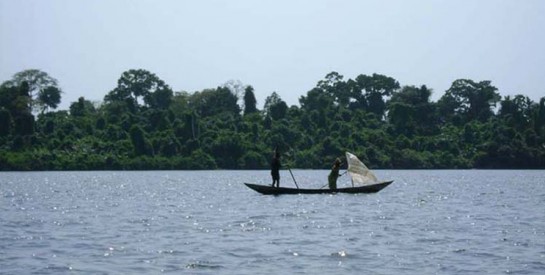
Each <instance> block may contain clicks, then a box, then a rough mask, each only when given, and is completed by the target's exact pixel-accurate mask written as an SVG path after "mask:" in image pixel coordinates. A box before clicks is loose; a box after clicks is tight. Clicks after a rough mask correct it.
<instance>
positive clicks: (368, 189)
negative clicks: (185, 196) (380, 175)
mask: <svg viewBox="0 0 545 275" xmlns="http://www.w3.org/2000/svg"><path fill="white" fill-rule="evenodd" d="M392 182H394V181H393V180H392V181H384V182H379V183H375V184H370V185H365V186H360V187H346V188H337V189H335V190H331V189H298V188H289V187H272V186H269V185H259V184H253V183H244V184H245V185H246V186H248V187H249V188H250V189H252V190H254V191H256V192H259V193H261V194H263V195H283V194H333V193H350V194H358V193H376V192H378V191H380V190H382V189H384V188H385V187H386V186H388V185H390V184H391V183H392Z"/></svg>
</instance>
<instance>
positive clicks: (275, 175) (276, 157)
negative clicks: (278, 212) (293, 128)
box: [271, 149, 282, 187]
mask: <svg viewBox="0 0 545 275" xmlns="http://www.w3.org/2000/svg"><path fill="white" fill-rule="evenodd" d="M281 166H282V165H281V164H280V153H278V150H277V149H274V154H273V158H272V161H271V176H272V180H273V182H272V186H273V187H274V185H275V183H276V187H280V167H281Z"/></svg>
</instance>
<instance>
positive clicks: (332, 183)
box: [327, 158, 341, 190]
mask: <svg viewBox="0 0 545 275" xmlns="http://www.w3.org/2000/svg"><path fill="white" fill-rule="evenodd" d="M340 169H341V160H340V159H339V158H337V159H336V160H335V162H334V163H333V167H331V173H329V176H328V177H327V180H328V182H329V189H331V190H335V189H337V178H338V177H340V175H339V170H340Z"/></svg>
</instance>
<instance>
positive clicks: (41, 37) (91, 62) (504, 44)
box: [0, 0, 545, 109]
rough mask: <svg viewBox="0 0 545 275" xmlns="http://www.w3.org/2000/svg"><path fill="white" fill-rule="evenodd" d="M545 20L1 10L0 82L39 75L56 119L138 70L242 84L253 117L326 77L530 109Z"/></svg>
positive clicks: (267, 11) (364, 4)
mask: <svg viewBox="0 0 545 275" xmlns="http://www.w3.org/2000/svg"><path fill="white" fill-rule="evenodd" d="M544 14H545V1H541V0H524V1H517V0H510V1H502V0H478V1H476V0H458V1H454V0H453V1H441V0H419V1H416V0H415V1H405V0H392V1H388V0H376V1H363V0H354V1H351V0H344V1H343V0H338V1H333V0H307V1H299V0H288V1H284V0H271V1H256V0H240V1H238V0H199V1H196V0H195V1H182V0H173V1H166V0H160V1H153V0H148V1H144V0H125V1H117V0H87V1H71V0H12V1H10V0H0V37H1V42H0V82H3V81H5V80H8V79H10V78H11V77H12V76H13V74H15V73H17V72H19V71H22V70H25V69H40V70H43V71H45V72H47V73H48V74H49V75H51V76H53V77H55V78H56V79H57V80H59V83H60V86H61V88H62V90H63V91H64V94H63V95H62V102H61V105H60V108H62V109H66V108H67V107H68V106H69V104H70V103H71V102H74V101H76V100H77V99H78V97H80V96H84V97H85V98H87V99H89V100H93V101H102V99H103V98H104V95H106V93H108V92H109V91H110V90H112V89H113V88H114V87H115V86H116V84H117V79H118V78H119V77H120V75H121V73H122V72H124V71H126V70H129V69H138V68H142V69H146V70H148V71H151V72H153V73H155V74H157V76H159V77H160V78H161V79H163V80H164V81H165V82H166V83H167V84H169V85H170V86H171V87H172V88H173V90H174V91H181V90H184V91H188V92H195V91H200V90H203V89H206V88H215V87H217V86H220V85H222V84H224V83H225V82H227V81H229V80H240V81H241V82H242V83H243V84H246V85H248V84H249V85H252V86H253V87H254V88H255V92H256V97H257V100H258V107H259V108H262V107H263V103H264V100H265V98H266V97H267V96H269V95H270V94H271V93H272V92H273V91H276V92H277V93H278V94H279V95H280V96H281V97H282V99H284V100H285V101H286V102H287V103H288V104H289V105H292V104H297V105H298V104H299V101H298V99H299V97H300V96H302V95H305V94H306V92H307V91H309V90H310V89H312V88H313V87H314V86H315V85H316V82H317V81H319V80H321V79H323V78H324V76H325V75H326V74H327V73H329V72H331V71H337V72H339V73H340V74H342V75H344V77H345V79H348V78H355V77H356V76H357V75H359V74H372V73H379V74H385V75H387V76H391V77H393V78H395V79H396V80H398V81H399V82H400V84H401V85H422V84H426V85H427V86H428V87H430V88H432V89H433V90H434V94H433V100H437V99H438V98H439V97H440V96H441V95H443V94H444V91H445V90H446V89H448V88H449V87H450V85H451V83H452V81H454V80H456V79H458V78H470V79H473V80H476V81H481V80H491V81H492V84H493V85H494V86H496V87H497V88H498V89H499V92H500V94H501V95H514V94H519V93H520V94H524V95H528V96H529V97H530V98H531V99H532V100H534V101H537V100H538V99H539V98H541V97H543V96H545V15H544Z"/></svg>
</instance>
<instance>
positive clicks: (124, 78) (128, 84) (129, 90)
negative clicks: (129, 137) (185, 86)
mask: <svg viewBox="0 0 545 275" xmlns="http://www.w3.org/2000/svg"><path fill="white" fill-rule="evenodd" d="M140 98H143V103H141V102H140V101H141V100H140ZM171 99H172V90H171V89H170V87H169V86H168V85H167V84H166V83H165V82H164V81H163V80H161V79H160V78H159V77H157V76H156V75H155V74H154V73H151V72H149V71H146V70H143V69H138V70H135V69H133V70H128V71H126V72H123V73H122V74H121V77H120V78H119V80H118V81H117V87H116V88H115V89H114V90H112V91H111V92H109V93H108V94H107V95H106V96H105V97H104V101H105V102H107V103H111V102H116V101H117V102H125V103H126V104H127V105H128V107H129V109H132V110H135V109H138V108H140V107H141V106H145V107H151V108H162V109H165V108H168V106H169V105H170V102H171Z"/></svg>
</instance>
